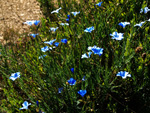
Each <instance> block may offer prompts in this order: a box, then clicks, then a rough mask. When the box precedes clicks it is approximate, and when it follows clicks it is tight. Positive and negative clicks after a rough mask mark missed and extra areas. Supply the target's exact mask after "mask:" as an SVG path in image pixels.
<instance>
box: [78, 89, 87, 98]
mask: <svg viewBox="0 0 150 113" xmlns="http://www.w3.org/2000/svg"><path fill="white" fill-rule="evenodd" d="M86 93H87V91H86V90H79V91H78V94H80V95H81V96H82V97H84V95H85V94H86Z"/></svg>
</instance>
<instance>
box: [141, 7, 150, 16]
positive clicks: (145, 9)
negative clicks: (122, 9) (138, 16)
mask: <svg viewBox="0 0 150 113" xmlns="http://www.w3.org/2000/svg"><path fill="white" fill-rule="evenodd" d="M148 11H150V9H148V7H145V8H144V14H146V13H147V12H148ZM140 13H143V9H142V8H141V10H140Z"/></svg>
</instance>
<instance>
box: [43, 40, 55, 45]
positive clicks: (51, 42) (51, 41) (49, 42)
mask: <svg viewBox="0 0 150 113" xmlns="http://www.w3.org/2000/svg"><path fill="white" fill-rule="evenodd" d="M55 41H56V39H53V40H50V41H48V42H44V43H45V44H49V45H52V44H53V42H55Z"/></svg>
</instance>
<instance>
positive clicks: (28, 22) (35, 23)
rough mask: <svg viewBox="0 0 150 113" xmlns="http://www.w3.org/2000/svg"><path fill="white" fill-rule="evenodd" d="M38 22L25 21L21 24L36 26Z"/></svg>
mask: <svg viewBox="0 0 150 113" xmlns="http://www.w3.org/2000/svg"><path fill="white" fill-rule="evenodd" d="M39 22H40V20H32V21H26V22H24V23H23V24H27V25H30V26H31V25H33V24H34V25H38V23H39Z"/></svg>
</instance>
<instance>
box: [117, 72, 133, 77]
mask: <svg viewBox="0 0 150 113" xmlns="http://www.w3.org/2000/svg"><path fill="white" fill-rule="evenodd" d="M116 76H121V77H122V78H123V79H125V78H126V77H131V75H130V74H129V72H126V71H120V72H118V74H117V75H116Z"/></svg>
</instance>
